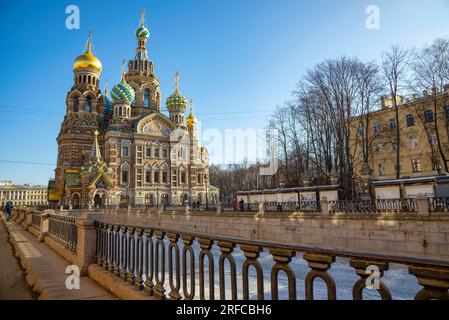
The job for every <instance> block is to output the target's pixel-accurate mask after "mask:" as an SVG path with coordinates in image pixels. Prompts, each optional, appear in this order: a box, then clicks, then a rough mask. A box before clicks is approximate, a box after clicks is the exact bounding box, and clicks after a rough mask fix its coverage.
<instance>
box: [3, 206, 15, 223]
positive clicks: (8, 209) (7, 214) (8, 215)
mask: <svg viewBox="0 0 449 320" xmlns="http://www.w3.org/2000/svg"><path fill="white" fill-rule="evenodd" d="M13 208H14V206H13V204H12V202H11V201H8V202H6V205H5V207H4V208H3V212H4V213H5V217H6V221H9V220H10V219H11V216H12V209H13Z"/></svg>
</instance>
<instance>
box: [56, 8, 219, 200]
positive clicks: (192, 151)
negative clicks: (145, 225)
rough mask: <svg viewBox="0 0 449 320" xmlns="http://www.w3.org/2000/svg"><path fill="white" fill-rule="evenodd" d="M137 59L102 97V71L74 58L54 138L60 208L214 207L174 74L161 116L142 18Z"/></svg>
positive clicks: (87, 56)
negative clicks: (194, 203) (192, 204)
mask: <svg viewBox="0 0 449 320" xmlns="http://www.w3.org/2000/svg"><path fill="white" fill-rule="evenodd" d="M135 36H136V39H137V49H136V51H135V56H134V58H133V59H132V60H129V61H128V63H127V68H128V71H127V72H126V71H125V62H124V61H123V63H122V77H121V81H120V82H119V83H118V84H117V85H116V86H114V87H113V88H112V90H111V92H110V97H109V92H108V88H107V85H106V88H105V89H104V91H103V92H102V91H101V90H100V86H99V84H100V76H101V71H102V65H101V62H100V60H99V59H98V58H97V57H96V56H94V55H93V53H92V48H91V46H92V45H91V38H90V34H89V38H88V41H87V50H86V52H85V53H84V54H82V55H81V56H79V57H77V58H76V59H75V62H74V65H73V73H74V77H73V80H74V84H73V86H72V88H71V89H70V91H69V92H68V94H67V99H66V115H65V117H64V121H63V123H62V125H61V130H60V133H59V135H58V137H57V142H58V159H57V168H56V170H55V181H54V185H55V190H54V194H56V195H57V198H58V199H59V200H58V202H59V205H66V206H69V207H72V208H87V207H103V206H126V207H138V206H159V205H160V204H165V205H171V204H173V205H179V204H184V203H186V202H187V201H189V202H197V203H201V204H213V203H216V202H217V201H218V189H217V188H215V187H213V186H211V185H209V170H208V166H209V164H208V152H207V149H205V148H203V147H202V146H201V145H200V144H199V142H198V140H197V137H196V118H195V116H194V115H193V111H192V102H191V103H190V112H189V115H188V117H186V118H185V113H186V109H187V108H188V105H189V103H188V100H187V98H186V97H184V96H183V95H182V94H181V93H180V89H179V74H178V73H176V86H175V90H174V92H173V94H171V95H170V96H169V97H168V98H167V99H166V109H167V110H168V116H167V115H165V114H164V113H163V112H162V111H161V100H162V93H161V90H160V87H159V80H158V77H157V76H156V74H155V72H154V65H153V62H152V61H151V60H150V59H149V56H148V50H147V40H148V38H149V30H148V29H147V28H146V26H145V21H144V17H143V15H142V17H141V21H140V24H139V26H138V28H137V29H136V31H135Z"/></svg>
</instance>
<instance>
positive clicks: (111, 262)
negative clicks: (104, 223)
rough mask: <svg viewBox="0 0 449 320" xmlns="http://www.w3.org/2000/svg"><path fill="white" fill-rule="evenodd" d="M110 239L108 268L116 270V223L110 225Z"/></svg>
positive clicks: (111, 270)
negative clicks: (114, 246)
mask: <svg viewBox="0 0 449 320" xmlns="http://www.w3.org/2000/svg"><path fill="white" fill-rule="evenodd" d="M108 234H109V239H108V269H107V270H109V271H110V272H113V271H114V249H113V244H114V225H113V224H111V225H109V232H108Z"/></svg>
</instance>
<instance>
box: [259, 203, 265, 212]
mask: <svg viewBox="0 0 449 320" xmlns="http://www.w3.org/2000/svg"><path fill="white" fill-rule="evenodd" d="M259 214H265V201H262V202H259Z"/></svg>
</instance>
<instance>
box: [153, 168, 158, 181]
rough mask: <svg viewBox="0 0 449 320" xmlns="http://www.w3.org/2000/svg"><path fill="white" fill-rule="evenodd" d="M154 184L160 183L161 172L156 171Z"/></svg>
mask: <svg viewBox="0 0 449 320" xmlns="http://www.w3.org/2000/svg"><path fill="white" fill-rule="evenodd" d="M154 183H159V170H155V171H154Z"/></svg>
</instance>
